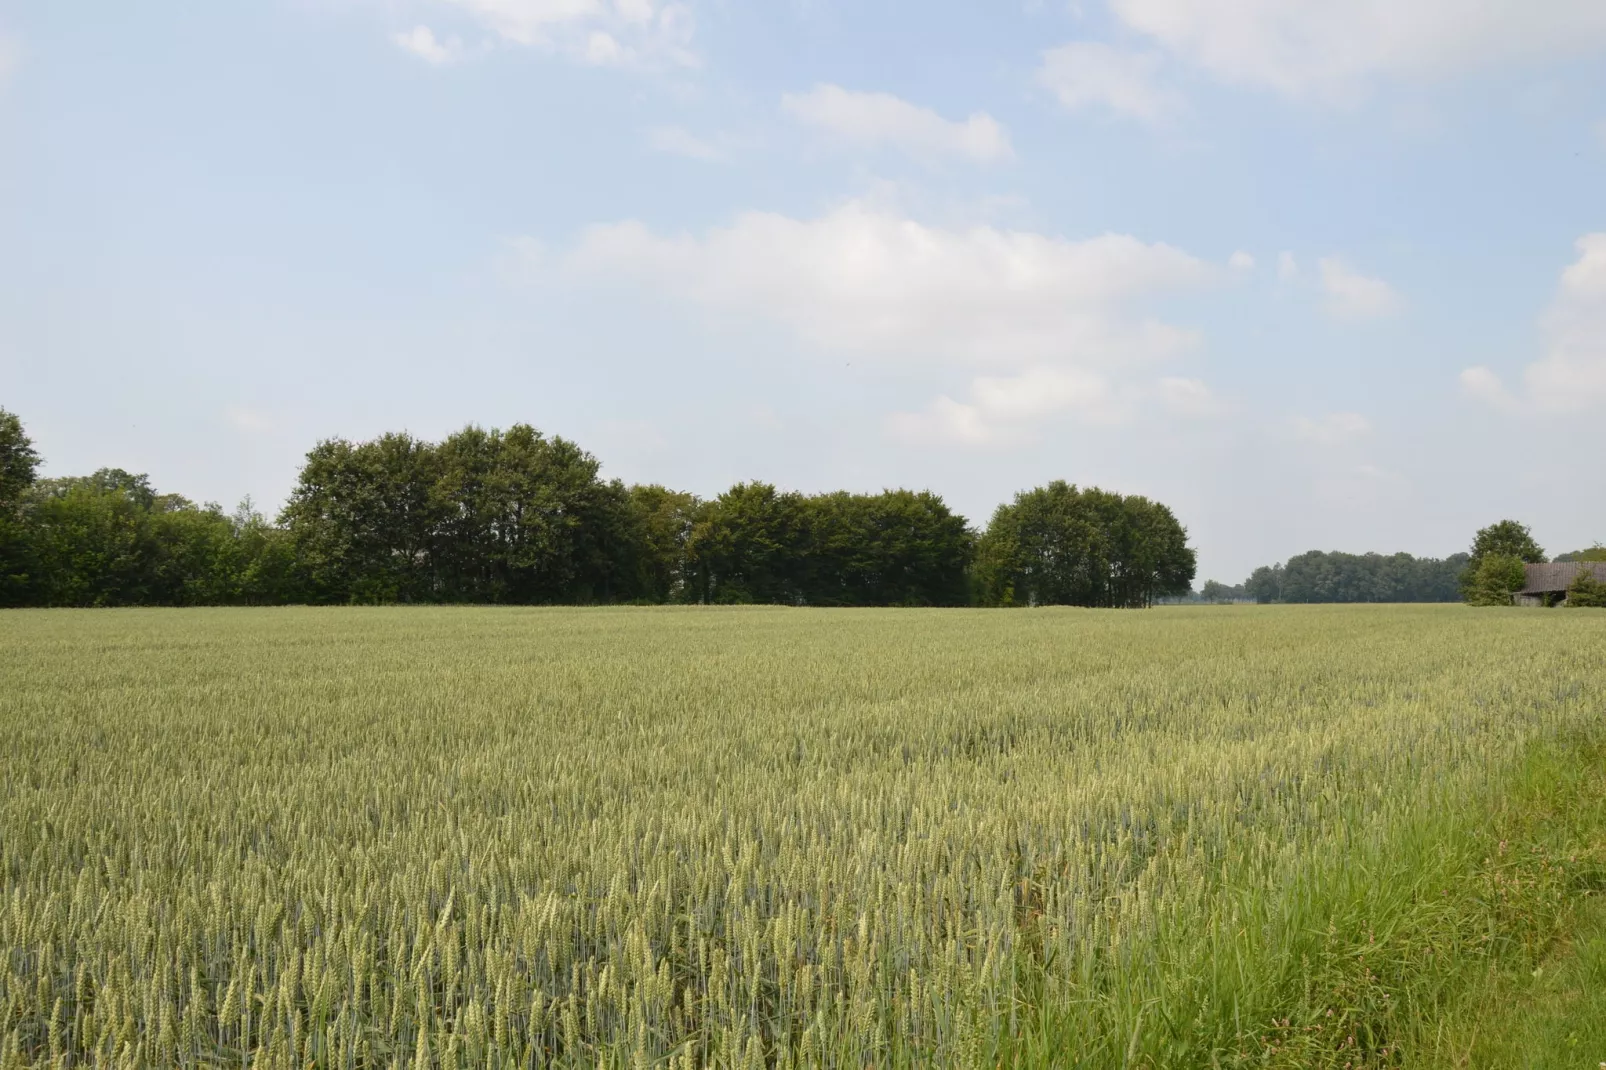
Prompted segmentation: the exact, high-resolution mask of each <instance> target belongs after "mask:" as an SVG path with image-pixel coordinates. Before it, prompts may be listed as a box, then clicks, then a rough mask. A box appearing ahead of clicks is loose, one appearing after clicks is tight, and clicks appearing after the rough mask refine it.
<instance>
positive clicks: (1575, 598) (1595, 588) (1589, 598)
mask: <svg viewBox="0 0 1606 1070" xmlns="http://www.w3.org/2000/svg"><path fill="white" fill-rule="evenodd" d="M1563 605H1565V606H1567V607H1569V608H1572V609H1606V582H1603V581H1601V580H1598V579H1596V578H1595V575H1594V573H1593V572H1591V571H1590V570H1589V569H1582V570H1580V571H1579V573H1578V578H1577V579H1575V580H1573V582H1572V584H1571V585H1570V586H1569V587H1568V588H1567V601H1566V602H1564V603H1563Z"/></svg>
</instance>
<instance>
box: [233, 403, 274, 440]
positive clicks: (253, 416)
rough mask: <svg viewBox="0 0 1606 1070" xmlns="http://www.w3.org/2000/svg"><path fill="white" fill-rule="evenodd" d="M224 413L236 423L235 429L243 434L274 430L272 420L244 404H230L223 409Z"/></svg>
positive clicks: (257, 433)
mask: <svg viewBox="0 0 1606 1070" xmlns="http://www.w3.org/2000/svg"><path fill="white" fill-rule="evenodd" d="M223 415H224V416H225V417H226V418H227V419H228V421H229V423H231V424H233V425H234V429H235V430H236V431H239V432H241V433H242V434H247V435H260V434H262V433H264V432H267V431H272V430H273V421H272V420H270V419H268V417H266V416H264V415H263V414H262V413H260V412H258V411H256V410H255V409H248V408H246V407H245V406H243V405H230V406H228V407H227V408H225V409H224V410H223Z"/></svg>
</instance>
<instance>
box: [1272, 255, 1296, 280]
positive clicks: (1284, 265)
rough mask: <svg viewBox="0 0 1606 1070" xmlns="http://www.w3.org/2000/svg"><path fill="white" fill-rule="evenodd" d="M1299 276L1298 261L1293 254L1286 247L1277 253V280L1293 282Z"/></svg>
mask: <svg viewBox="0 0 1606 1070" xmlns="http://www.w3.org/2000/svg"><path fill="white" fill-rule="evenodd" d="M1297 278H1299V261H1298V260H1295V259H1294V254H1293V253H1290V252H1288V251H1287V250H1286V249H1285V250H1284V251H1282V252H1280V253H1278V254H1277V280H1278V281H1279V282H1293V281H1294V280H1295V279H1297Z"/></svg>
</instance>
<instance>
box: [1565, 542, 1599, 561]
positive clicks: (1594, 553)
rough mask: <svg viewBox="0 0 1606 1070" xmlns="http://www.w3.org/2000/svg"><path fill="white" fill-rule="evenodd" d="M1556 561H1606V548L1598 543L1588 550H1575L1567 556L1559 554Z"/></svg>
mask: <svg viewBox="0 0 1606 1070" xmlns="http://www.w3.org/2000/svg"><path fill="white" fill-rule="evenodd" d="M1556 561H1557V562H1558V563H1559V562H1567V561H1606V546H1602V545H1601V544H1600V543H1596V544H1595V545H1594V546H1591V547H1590V548H1589V549H1587V550H1574V551H1572V552H1571V553H1567V554H1557V555H1556Z"/></svg>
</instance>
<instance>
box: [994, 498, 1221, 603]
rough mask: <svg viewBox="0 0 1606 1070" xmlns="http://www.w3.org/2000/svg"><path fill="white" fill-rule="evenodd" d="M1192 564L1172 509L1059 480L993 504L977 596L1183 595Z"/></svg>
mask: <svg viewBox="0 0 1606 1070" xmlns="http://www.w3.org/2000/svg"><path fill="white" fill-rule="evenodd" d="M1195 569H1196V564H1195V554H1194V551H1193V550H1192V549H1190V548H1189V547H1188V545H1187V531H1186V530H1185V529H1184V528H1183V527H1182V525H1181V524H1179V523H1178V522H1177V519H1176V517H1175V516H1174V515H1172V513H1171V510H1170V509H1167V508H1166V507H1165V506H1164V505H1161V504H1159V503H1158V502H1151V501H1150V500H1149V499H1147V498H1142V497H1138V496H1136V495H1134V496H1131V497H1123V496H1121V495H1119V494H1113V493H1110V492H1108V491H1103V490H1100V489H1098V488H1097V487H1089V488H1088V489H1086V490H1079V489H1077V488H1076V487H1075V486H1072V485H1070V484H1067V483H1065V482H1064V481H1063V480H1055V481H1054V482H1052V483H1050V484H1049V485H1048V486H1046V487H1038V488H1036V489H1035V490H1029V491H1023V492H1022V493H1020V494H1017V495H1016V496H1015V500H1014V501H1013V502H1012V503H1010V504H1008V505H1001V506H999V507H998V510H997V512H995V513H994V514H993V519H992V523H991V524H989V525H988V527H987V532H986V534H985V535H983V536H982V537H981V540H980V542H979V544H978V546H977V583H978V587H979V590H980V593H981V597H982V599H983V600H984V601H986V602H988V603H991V604H995V605H1076V606H1106V607H1118V608H1132V607H1140V606H1148V605H1152V604H1153V603H1154V600H1155V599H1156V598H1161V597H1166V596H1171V595H1181V594H1186V593H1187V592H1188V591H1189V590H1190V589H1191V588H1192V584H1193V577H1194V572H1195Z"/></svg>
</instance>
